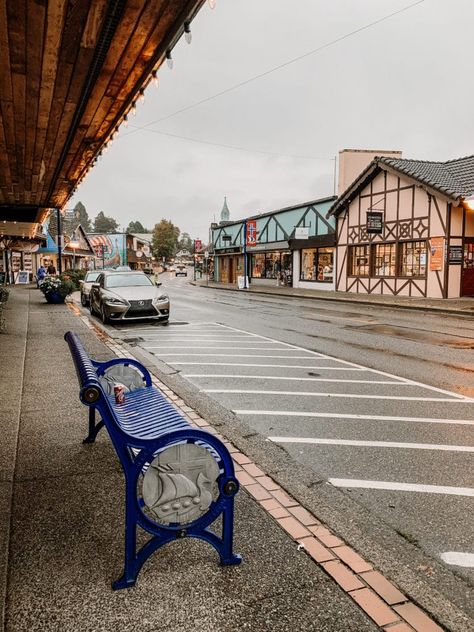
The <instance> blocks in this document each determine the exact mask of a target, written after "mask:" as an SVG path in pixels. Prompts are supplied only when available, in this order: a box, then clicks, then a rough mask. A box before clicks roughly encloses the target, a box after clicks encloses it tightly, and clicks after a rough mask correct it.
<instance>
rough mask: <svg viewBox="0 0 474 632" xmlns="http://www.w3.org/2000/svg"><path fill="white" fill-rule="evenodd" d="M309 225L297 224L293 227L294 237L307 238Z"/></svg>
mask: <svg viewBox="0 0 474 632" xmlns="http://www.w3.org/2000/svg"><path fill="white" fill-rule="evenodd" d="M308 238H309V226H297V227H296V228H295V239H308Z"/></svg>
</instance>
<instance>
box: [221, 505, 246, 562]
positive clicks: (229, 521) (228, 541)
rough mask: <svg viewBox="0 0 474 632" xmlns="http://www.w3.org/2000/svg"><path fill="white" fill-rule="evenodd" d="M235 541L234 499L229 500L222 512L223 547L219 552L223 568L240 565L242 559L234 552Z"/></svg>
mask: <svg viewBox="0 0 474 632" xmlns="http://www.w3.org/2000/svg"><path fill="white" fill-rule="evenodd" d="M233 540H234V499H233V498H229V500H228V501H227V506H226V508H225V509H224V511H223V512H222V547H221V550H220V551H219V555H220V558H221V564H222V566H231V565H233V564H240V562H241V561H242V558H241V556H240V555H237V554H235V553H233V552H232V545H233Z"/></svg>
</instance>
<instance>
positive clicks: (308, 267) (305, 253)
mask: <svg viewBox="0 0 474 632" xmlns="http://www.w3.org/2000/svg"><path fill="white" fill-rule="evenodd" d="M333 278H334V249H333V248H304V249H303V250H302V251H301V271H300V280H301V281H319V282H320V283H332V281H333Z"/></svg>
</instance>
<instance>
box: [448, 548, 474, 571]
mask: <svg viewBox="0 0 474 632" xmlns="http://www.w3.org/2000/svg"><path fill="white" fill-rule="evenodd" d="M440 557H441V559H442V560H443V562H445V563H446V564H451V566H463V567H464V568H474V553H463V552H462V551H446V553H441V555H440Z"/></svg>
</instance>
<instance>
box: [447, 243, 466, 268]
mask: <svg viewBox="0 0 474 632" xmlns="http://www.w3.org/2000/svg"><path fill="white" fill-rule="evenodd" d="M462 256H463V250H462V246H449V251H448V261H449V263H450V264H451V265H453V264H457V265H461V264H462Z"/></svg>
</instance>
